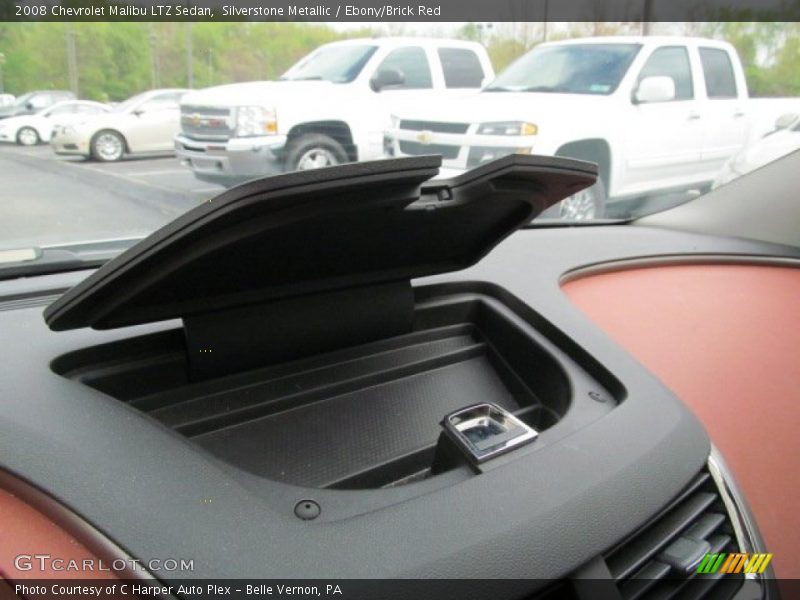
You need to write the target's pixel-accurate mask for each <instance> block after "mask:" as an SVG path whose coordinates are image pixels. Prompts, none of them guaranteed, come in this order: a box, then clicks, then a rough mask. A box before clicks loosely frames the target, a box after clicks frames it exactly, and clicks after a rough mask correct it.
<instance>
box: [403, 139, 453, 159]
mask: <svg viewBox="0 0 800 600" xmlns="http://www.w3.org/2000/svg"><path fill="white" fill-rule="evenodd" d="M458 149H459V147H458V146H450V145H447V144H422V143H420V142H409V141H406V140H400V152H402V153H403V154H408V155H411V156H421V155H423V154H441V155H442V158H443V159H445V160H448V159H449V160H452V159H454V158H457V157H458Z"/></svg>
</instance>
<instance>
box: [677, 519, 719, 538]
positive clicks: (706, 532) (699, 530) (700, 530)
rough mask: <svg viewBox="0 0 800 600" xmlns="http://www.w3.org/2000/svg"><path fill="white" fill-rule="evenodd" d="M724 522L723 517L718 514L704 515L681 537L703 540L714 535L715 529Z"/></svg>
mask: <svg viewBox="0 0 800 600" xmlns="http://www.w3.org/2000/svg"><path fill="white" fill-rule="evenodd" d="M724 522H725V515H723V514H720V513H713V512H710V513H706V514H704V515H703V516H702V517H700V518H699V519H698V520H697V523H695V524H694V525H692V526H691V527H689V529H687V530H686V531H685V532H684V534H683V535H685V536H687V537H693V538H697V539H698V540H704V539H706V538H708V536H710V535H711V534H712V533H714V532H715V531H716V530H717V528H718V527H719V526H720V525H722V524H723V523H724Z"/></svg>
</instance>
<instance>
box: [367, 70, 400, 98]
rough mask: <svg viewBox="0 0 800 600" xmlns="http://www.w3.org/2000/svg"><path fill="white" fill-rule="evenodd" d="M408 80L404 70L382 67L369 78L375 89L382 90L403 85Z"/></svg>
mask: <svg viewBox="0 0 800 600" xmlns="http://www.w3.org/2000/svg"><path fill="white" fill-rule="evenodd" d="M405 82H406V76H405V75H403V72H402V71H398V70H397V69H382V70H380V71H378V72H377V73H375V76H374V77H373V78H372V79H370V80H369V85H370V87H371V88H372V89H373V91H376V92H380V91H381V90H382V89H384V88H387V87H392V86H395V85H403V84H404V83H405Z"/></svg>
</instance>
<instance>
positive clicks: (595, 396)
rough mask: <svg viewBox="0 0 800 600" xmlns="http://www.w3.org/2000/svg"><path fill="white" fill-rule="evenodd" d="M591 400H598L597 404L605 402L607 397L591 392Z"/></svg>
mask: <svg viewBox="0 0 800 600" xmlns="http://www.w3.org/2000/svg"><path fill="white" fill-rule="evenodd" d="M589 398H591V399H592V400H596V401H597V402H605V401H606V397H605V396H603V394H601V393H600V392H595V391H594V390H592V391H591V392H589Z"/></svg>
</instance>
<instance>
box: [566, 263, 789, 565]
mask: <svg viewBox="0 0 800 600" xmlns="http://www.w3.org/2000/svg"><path fill="white" fill-rule="evenodd" d="M563 290H564V292H565V293H566V294H567V295H568V296H569V298H570V299H571V300H572V302H574V303H575V304H576V305H577V306H578V307H580V308H581V309H582V310H583V311H584V312H585V313H586V314H587V315H588V316H589V317H590V318H591V319H592V320H593V321H595V322H596V324H597V325H598V326H599V327H600V328H602V329H603V330H604V331H605V332H607V333H608V335H609V336H611V337H612V338H613V339H614V340H615V341H616V342H617V343H619V344H620V345H622V346H623V347H625V348H626V349H627V350H628V351H629V352H630V353H631V354H633V355H634V356H635V357H636V358H637V359H638V360H639V361H640V362H642V363H643V364H644V365H645V366H646V367H647V368H648V369H650V371H651V372H653V373H654V374H655V375H657V376H658V377H659V378H660V379H661V380H662V381H663V382H664V383H665V384H666V385H667V386H669V387H670V388H671V389H672V390H673V391H674V392H675V393H676V394H677V395H678V396H679V397H680V398H682V399H683V400H684V402H686V404H688V405H689V406H690V407H691V409H692V410H693V411H694V412H695V413H696V414H697V416H698V417H699V418H700V419H701V420H702V422H703V423H704V424H705V427H706V429H707V430H708V432H709V435H710V436H711V439H712V441H713V443H714V444H715V445H716V446H717V447H718V448H719V449H720V450H721V451H722V452H723V454H724V456H725V458H726V459H727V462H728V464H729V465H730V466H731V468H732V469H733V471H734V472H735V475H736V477H737V479H738V481H739V484H740V485H741V487H742V488H743V490H744V492H745V495H746V497H747V499H748V500H749V502H750V505H751V507H752V509H753V511H754V513H755V515H756V519H757V521H758V524H759V526H760V529H761V533H762V534H763V536H764V538H765V540H766V544H767V550H768V551H769V552H773V553H774V554H775V558H774V559H773V564H774V567H775V571H776V574H777V575H778V576H779V577H781V578H795V579H796V578H800V558H798V557H800V535H799V534H800V511H799V510H798V509H797V500H798V498H800V468H798V466H800V465H799V463H800V459H799V458H798V457H800V433H799V432H800V269H795V268H790V267H777V266H760V265H759V266H755V265H727V264H702V265H700V264H691V265H689V264H687V265H674V266H657V267H647V268H636V269H630V270H621V271H616V272H611V273H603V274H596V275H587V276H586V277H583V278H579V279H576V280H573V281H570V282H568V283H565V284H564V286H563ZM629 401H631V402H635V401H636V399H635V398H632V399H630V400H629Z"/></svg>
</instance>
